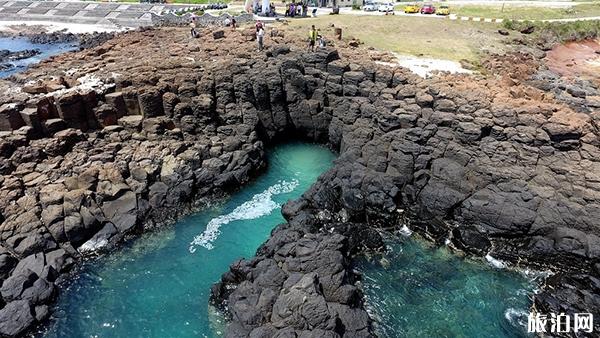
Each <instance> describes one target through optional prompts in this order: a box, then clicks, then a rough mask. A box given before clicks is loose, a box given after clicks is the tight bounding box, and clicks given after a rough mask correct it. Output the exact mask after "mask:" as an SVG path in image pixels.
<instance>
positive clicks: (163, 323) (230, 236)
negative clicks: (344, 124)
mask: <svg viewBox="0 0 600 338" xmlns="http://www.w3.org/2000/svg"><path fill="white" fill-rule="evenodd" d="M334 158H335V155H334V154H333V153H332V152H331V151H329V150H328V149H327V148H325V147H322V146H317V145H310V144H302V143H292V144H285V145H280V146H278V147H276V148H274V149H272V150H271V151H269V153H268V163H269V167H268V169H267V171H266V172H265V173H264V174H263V175H261V176H260V177H259V178H257V179H256V180H255V181H253V182H252V183H250V184H248V185H247V186H244V187H243V188H242V189H241V190H240V191H238V192H237V193H234V194H233V195H232V196H231V197H230V198H229V199H228V200H227V201H226V202H224V203H221V204H219V205H215V206H212V207H210V208H207V209H206V210H203V211H201V212H198V213H196V214H193V215H191V216H189V217H186V218H184V219H182V220H181V221H180V222H178V223H177V224H175V225H174V226H171V227H168V228H166V229H163V230H160V231H157V232H153V233H148V234H145V235H143V236H141V237H140V238H138V239H135V240H133V241H132V242H131V243H128V244H127V245H125V247H122V248H120V249H119V250H118V251H116V252H114V253H111V254H108V255H106V256H104V257H100V258H98V259H96V260H93V261H90V262H89V263H87V264H85V265H84V267H83V269H82V271H81V273H80V274H79V275H78V277H77V279H76V280H75V281H73V283H72V284H71V285H70V286H69V287H68V288H67V289H66V290H64V291H63V292H62V294H61V296H60V298H59V302H58V307H57V310H56V312H55V315H54V316H55V317H57V318H56V320H55V321H54V322H53V323H51V325H50V328H49V330H48V332H46V333H45V334H44V336H45V337H72V338H75V337H103V338H104V337H145V338H147V337H161V338H167V337H214V336H217V335H218V333H219V331H221V330H222V325H221V324H222V323H220V322H219V321H220V320H221V319H220V317H219V316H218V315H215V314H213V313H212V312H211V311H210V309H209V306H208V299H209V296H210V287H211V285H212V284H213V283H214V282H217V281H218V280H219V278H220V276H221V274H222V273H223V272H225V271H227V270H228V268H229V265H230V264H231V263H233V262H234V261H235V260H236V259H238V258H241V257H247V258H250V257H252V256H253V255H254V253H255V252H256V249H257V248H258V247H259V245H260V244H261V243H262V242H264V241H265V240H266V239H267V238H268V237H269V233H270V232H271V230H272V229H273V228H274V227H275V226H276V225H277V224H280V223H282V222H284V219H283V217H282V216H281V210H280V207H281V205H283V204H284V203H285V202H286V201H287V200H289V199H295V198H298V197H300V195H301V194H302V193H303V192H304V191H306V190H307V189H308V187H309V186H310V185H311V184H312V183H314V182H315V181H316V179H317V177H318V176H319V175H320V174H322V173H324V172H325V171H327V169H329V168H330V167H331V165H332V161H333V160H334ZM195 239H196V240H195Z"/></svg>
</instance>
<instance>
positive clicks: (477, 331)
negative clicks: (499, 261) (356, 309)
mask: <svg viewBox="0 0 600 338" xmlns="http://www.w3.org/2000/svg"><path fill="white" fill-rule="evenodd" d="M387 244H388V246H389V248H390V252H389V253H387V254H386V255H385V256H383V258H382V257H381V256H378V257H372V258H371V259H366V258H365V259H362V260H361V261H360V262H359V270H360V271H361V272H362V273H363V274H364V275H363V281H362V283H363V288H364V290H365V293H366V295H367V296H368V297H367V299H368V301H367V306H368V310H369V312H370V313H371V316H372V317H374V318H376V320H377V321H378V322H379V323H378V324H377V325H376V328H377V331H378V333H379V334H380V336H382V337H410V338H414V337H427V338H434V337H473V338H479V337H486V338H487V337H490V338H492V337H527V333H526V330H527V327H526V325H527V314H528V313H529V306H530V304H531V303H530V301H529V298H528V295H530V294H531V293H532V292H533V288H534V285H535V283H534V282H533V279H535V275H527V276H526V275H525V274H524V273H520V272H516V271H510V270H506V269H497V268H494V267H492V266H489V265H488V264H485V263H483V262H480V261H471V260H469V259H465V258H462V257H459V256H457V255H456V254H453V253H452V252H450V250H448V249H447V248H445V247H442V248H435V247H430V246H428V245H427V244H426V243H424V242H422V241H419V240H415V239H413V238H406V237H390V238H388V242H387Z"/></svg>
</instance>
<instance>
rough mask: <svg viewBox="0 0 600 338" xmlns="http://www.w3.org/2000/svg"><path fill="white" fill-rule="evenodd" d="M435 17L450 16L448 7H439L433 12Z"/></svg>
mask: <svg viewBox="0 0 600 338" xmlns="http://www.w3.org/2000/svg"><path fill="white" fill-rule="evenodd" d="M435 14H437V15H450V7H448V6H447V5H441V6H440V8H438V10H437V11H436V12H435Z"/></svg>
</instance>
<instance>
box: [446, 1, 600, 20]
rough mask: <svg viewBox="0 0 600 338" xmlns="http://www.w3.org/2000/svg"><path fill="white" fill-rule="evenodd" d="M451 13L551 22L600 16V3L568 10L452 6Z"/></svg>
mask: <svg viewBox="0 0 600 338" xmlns="http://www.w3.org/2000/svg"><path fill="white" fill-rule="evenodd" d="M450 12H451V13H455V14H457V15H459V16H471V17H482V18H496V19H510V20H549V19H566V18H578V17H590V16H600V2H598V3H592V4H580V5H575V6H573V7H568V8H550V7H524V6H516V5H511V4H509V3H506V4H505V5H504V7H502V5H497V6H496V5H494V6H470V5H469V6H451V7H450Z"/></svg>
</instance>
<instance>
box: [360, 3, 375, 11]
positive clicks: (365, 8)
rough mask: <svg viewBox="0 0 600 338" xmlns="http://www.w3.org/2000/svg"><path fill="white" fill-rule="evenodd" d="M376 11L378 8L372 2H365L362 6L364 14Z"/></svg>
mask: <svg viewBox="0 0 600 338" xmlns="http://www.w3.org/2000/svg"><path fill="white" fill-rule="evenodd" d="M377 9H378V6H377V4H376V3H373V2H365V4H364V5H363V11H365V12H374V11H376V10H377Z"/></svg>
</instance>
